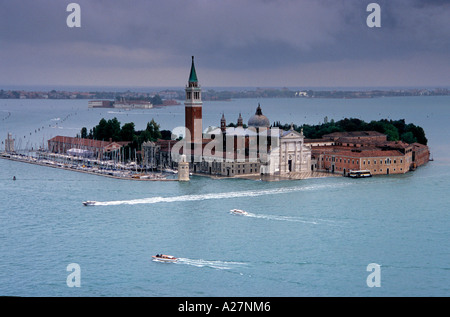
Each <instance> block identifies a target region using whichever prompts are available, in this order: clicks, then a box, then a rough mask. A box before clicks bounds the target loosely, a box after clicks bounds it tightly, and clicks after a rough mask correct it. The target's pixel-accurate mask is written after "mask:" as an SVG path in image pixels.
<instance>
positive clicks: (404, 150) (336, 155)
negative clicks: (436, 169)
mask: <svg viewBox="0 0 450 317" xmlns="http://www.w3.org/2000/svg"><path fill="white" fill-rule="evenodd" d="M324 139H325V140H333V142H334V144H332V145H329V144H326V145H323V146H312V166H311V169H312V170H318V171H327V172H331V173H340V174H343V175H344V176H345V175H347V174H348V173H349V172H350V171H351V170H369V171H370V172H371V174H372V175H382V174H403V173H406V172H408V171H410V170H412V169H415V168H416V167H418V166H420V165H423V164H425V163H427V162H428V160H429V155H430V153H429V150H428V147H427V146H426V145H423V144H419V143H413V144H407V143H405V142H402V141H387V138H386V135H384V134H382V133H379V132H375V131H354V132H350V133H349V132H335V133H332V137H331V138H330V135H326V136H324ZM314 144H320V142H317V141H316V142H314Z"/></svg>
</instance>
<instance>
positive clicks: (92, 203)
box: [83, 200, 96, 206]
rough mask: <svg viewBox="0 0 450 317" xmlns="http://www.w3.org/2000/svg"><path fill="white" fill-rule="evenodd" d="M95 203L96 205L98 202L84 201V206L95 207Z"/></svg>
mask: <svg viewBox="0 0 450 317" xmlns="http://www.w3.org/2000/svg"><path fill="white" fill-rule="evenodd" d="M95 203H96V201H93V200H88V201H83V205H85V206H94V205H95Z"/></svg>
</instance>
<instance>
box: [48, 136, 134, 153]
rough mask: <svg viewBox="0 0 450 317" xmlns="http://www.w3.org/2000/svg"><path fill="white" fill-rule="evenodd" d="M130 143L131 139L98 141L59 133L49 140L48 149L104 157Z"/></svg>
mask: <svg viewBox="0 0 450 317" xmlns="http://www.w3.org/2000/svg"><path fill="white" fill-rule="evenodd" d="M128 143H130V141H125V142H113V141H112V140H111V139H110V140H109V141H98V140H92V139H82V138H74V137H68V136H60V135H58V136H55V137H53V138H51V139H50V140H48V150H49V151H50V152H52V153H59V154H69V155H77V154H80V156H92V157H96V158H103V156H104V155H105V154H107V153H109V154H110V153H112V152H117V151H119V149H120V148H122V147H123V146H125V145H127V144H128Z"/></svg>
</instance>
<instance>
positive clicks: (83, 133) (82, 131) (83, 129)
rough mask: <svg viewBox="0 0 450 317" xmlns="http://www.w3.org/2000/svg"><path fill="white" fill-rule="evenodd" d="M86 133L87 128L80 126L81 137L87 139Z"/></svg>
mask: <svg viewBox="0 0 450 317" xmlns="http://www.w3.org/2000/svg"><path fill="white" fill-rule="evenodd" d="M87 137H88V134H87V128H86V127H82V128H81V138H82V139H87Z"/></svg>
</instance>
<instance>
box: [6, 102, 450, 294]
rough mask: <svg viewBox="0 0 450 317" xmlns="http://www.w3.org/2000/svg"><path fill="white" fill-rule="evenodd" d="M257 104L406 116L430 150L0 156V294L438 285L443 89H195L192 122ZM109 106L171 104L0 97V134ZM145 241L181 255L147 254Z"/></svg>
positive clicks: (168, 118)
mask: <svg viewBox="0 0 450 317" xmlns="http://www.w3.org/2000/svg"><path fill="white" fill-rule="evenodd" d="M258 102H261V106H262V109H263V113H264V114H265V115H267V116H268V117H269V119H270V120H271V121H275V120H277V121H278V120H279V121H281V122H290V121H294V122H295V123H300V124H301V123H302V122H306V123H317V122H319V121H322V120H323V118H324V117H325V116H328V119H331V118H334V119H335V120H339V119H341V117H342V116H344V117H358V118H362V119H364V120H368V121H370V120H376V119H379V118H386V117H388V116H389V117H390V118H392V119H400V118H405V119H406V121H407V122H413V123H415V124H418V125H421V126H422V127H424V129H425V131H426V133H427V137H428V139H429V145H430V148H431V151H432V154H433V157H434V161H433V162H430V163H428V164H427V165H426V166H423V167H421V168H419V169H418V170H417V171H415V172H413V173H408V174H405V175H390V176H377V177H372V178H371V179H363V180H353V179H348V178H340V177H339V178H326V179H324V178H322V179H309V180H299V181H283V182H261V181H250V180H239V179H226V180H212V179H209V178H206V177H193V178H192V179H191V181H190V182H189V183H178V182H137V181H125V180H117V179H109V178H103V177H100V176H95V175H88V174H83V173H76V172H71V171H66V170H59V169H53V168H49V167H42V166H35V165H29V164H24V163H19V162H12V161H7V160H0V201H1V212H0V223H1V229H0V295H18V296H448V295H450V290H449V289H450V287H449V285H450V252H449V251H450V248H449V246H450V242H449V224H450V216H449V206H450V197H449V195H448V193H449V192H450V180H449V179H450V160H449V158H450V155H449V154H450V151H449V145H450V141H449V140H450V138H449V135H448V134H449V131H448V129H447V125H446V123H447V122H448V120H449V119H450V107H449V106H450V98H448V97H436V98H434V97H427V98H400V97H398V98H381V99H371V100H309V99H308V100H307V99H301V100H300V99H261V100H236V101H232V102H215V103H204V110H203V114H204V122H205V125H213V124H216V125H217V122H218V121H219V120H220V116H221V113H222V111H225V115H226V117H227V119H228V120H229V121H236V119H237V117H238V115H239V112H242V115H243V117H244V120H246V119H247V118H248V117H249V116H250V114H253V113H254V110H255V109H256V106H257V103H258ZM254 108H255V109H254ZM8 113H11V115H9V116H8ZM113 116H117V118H118V119H119V121H120V122H121V123H122V124H123V123H126V122H131V121H134V122H136V126H137V129H142V128H144V127H145V124H146V122H147V121H150V120H151V118H152V117H154V118H155V120H156V121H158V122H160V123H161V127H162V128H163V129H172V128H173V127H175V126H178V125H180V126H181V125H182V124H183V122H184V113H183V107H182V106H174V107H170V108H166V109H152V110H148V111H147V112H144V111H138V110H135V111H128V112H125V111H123V112H119V111H116V110H113V109H109V110H104V109H101V110H100V109H95V110H93V109H88V108H87V102H86V101H49V100H46V101H45V100H1V101H0V119H2V118H6V117H7V118H6V119H5V120H2V121H1V126H0V136H1V139H4V138H5V137H6V133H7V132H11V133H13V135H14V136H15V138H16V140H18V139H19V138H23V139H24V140H23V142H22V145H23V146H25V145H26V144H28V145H32V146H33V144H38V143H39V142H41V143H42V139H44V140H45V138H49V137H52V136H54V135H56V134H63V135H74V134H75V133H77V132H78V131H79V129H81V127H83V126H87V127H88V128H90V127H92V126H93V125H95V124H97V123H98V121H99V120H100V118H101V117H106V118H112V117H113ZM58 118H59V120H58ZM56 122H58V125H56V124H55V123H56ZM49 125H51V126H50V127H49ZM42 126H44V127H45V128H44V129H41V131H37V132H34V131H35V130H37V128H38V127H42ZM30 133H31V135H30ZM24 136H25V137H24ZM16 142H17V141H16ZM34 146H35V145H34ZM13 176H16V178H17V180H16V181H12V177H13ZM85 200H96V201H100V202H102V204H101V205H100V206H94V207H84V206H83V205H82V204H81V203H82V201H85ZM232 208H240V209H244V210H246V211H248V212H249V215H247V216H238V215H232V214H230V213H229V210H230V209H232ZM156 253H167V254H172V255H175V256H177V257H180V261H179V262H178V263H171V264H166V263H156V262H153V261H152V260H151V256H152V255H154V254H156ZM70 263H77V264H79V266H80V268H81V273H80V277H81V287H72V288H71V287H68V286H67V284H66V278H67V276H68V275H69V273H70V272H68V271H66V267H67V266H68V265H69V264H70ZM370 263H377V264H379V265H381V271H380V277H381V286H380V287H373V288H371V287H368V286H367V283H366V279H367V277H368V275H369V274H370V272H368V271H367V270H366V268H367V266H368V265H369V264H370Z"/></svg>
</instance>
